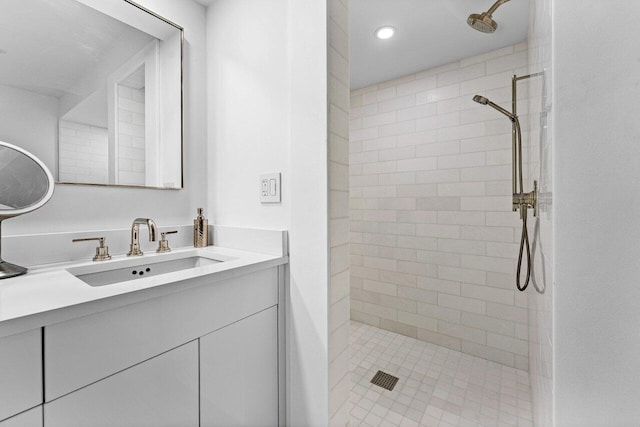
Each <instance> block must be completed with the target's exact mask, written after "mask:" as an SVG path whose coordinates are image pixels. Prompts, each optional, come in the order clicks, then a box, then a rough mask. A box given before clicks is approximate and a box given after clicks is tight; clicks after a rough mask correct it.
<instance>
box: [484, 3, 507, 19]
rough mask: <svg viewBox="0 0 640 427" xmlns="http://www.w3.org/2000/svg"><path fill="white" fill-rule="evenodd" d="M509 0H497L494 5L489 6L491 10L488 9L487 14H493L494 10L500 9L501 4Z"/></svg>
mask: <svg viewBox="0 0 640 427" xmlns="http://www.w3.org/2000/svg"><path fill="white" fill-rule="evenodd" d="M508 1H509V0H498V1H497V2H495V3H494V4H493V6H491V7H490V8H489V10H487V15H493V12H495V11H496V9H498V8H499V7H500V6H502V5H503V4H505V3H506V2H508Z"/></svg>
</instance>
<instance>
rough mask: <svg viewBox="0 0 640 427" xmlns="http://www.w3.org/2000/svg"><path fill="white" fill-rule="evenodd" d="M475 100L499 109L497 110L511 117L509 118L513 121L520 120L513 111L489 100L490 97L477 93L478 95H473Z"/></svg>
mask: <svg viewBox="0 0 640 427" xmlns="http://www.w3.org/2000/svg"><path fill="white" fill-rule="evenodd" d="M473 100H474V101H475V102H477V103H478V104H482V105H488V106H489V107H491V108H493V109H494V110H497V111H499V112H501V113H502V114H504V115H505V116H507V117H508V118H509V120H511V121H512V122H515V121H517V120H518V117H516V116H515V115H513V114H512V113H511V112H509V111H507V110H505V109H504V108H502V107H501V106H499V105H498V104H494V103H493V102H491V101H489V99H488V98H485V97H484V96H480V95H476V96H474V97H473Z"/></svg>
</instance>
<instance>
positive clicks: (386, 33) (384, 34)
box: [375, 25, 396, 40]
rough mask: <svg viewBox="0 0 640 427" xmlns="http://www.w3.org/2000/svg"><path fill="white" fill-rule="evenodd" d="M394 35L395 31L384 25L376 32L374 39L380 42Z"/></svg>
mask: <svg viewBox="0 0 640 427" xmlns="http://www.w3.org/2000/svg"><path fill="white" fill-rule="evenodd" d="M395 33H396V29H395V28H393V27H391V26H389V25H386V26H384V27H380V28H378V29H377V30H376V33H375V34H376V37H377V38H379V39H381V40H386V39H390V38H391V37H393V35H394V34H395Z"/></svg>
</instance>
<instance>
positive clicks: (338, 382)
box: [327, 0, 351, 427]
mask: <svg viewBox="0 0 640 427" xmlns="http://www.w3.org/2000/svg"><path fill="white" fill-rule="evenodd" d="M348 11H349V9H348V0H330V1H329V2H328V12H329V16H328V25H327V27H328V31H329V34H328V37H329V46H328V63H329V64H328V68H329V81H328V99H329V129H328V131H329V132H328V134H329V153H328V156H329V233H330V235H329V239H330V241H329V246H330V254H329V259H330V266H329V299H330V301H329V302H330V306H329V389H330V390H329V417H330V425H331V426H337V427H338V426H339V427H343V426H347V425H349V419H350V418H349V417H350V415H349V414H350V412H351V403H350V401H349V393H350V390H351V379H350V371H349V369H350V366H349V362H350V351H349V326H350V321H349V317H350V316H349V306H350V298H349V291H350V289H349V267H350V266H349V264H350V263H349V35H348V21H349V12H348Z"/></svg>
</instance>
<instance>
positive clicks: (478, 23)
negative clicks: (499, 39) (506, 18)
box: [467, 0, 509, 33]
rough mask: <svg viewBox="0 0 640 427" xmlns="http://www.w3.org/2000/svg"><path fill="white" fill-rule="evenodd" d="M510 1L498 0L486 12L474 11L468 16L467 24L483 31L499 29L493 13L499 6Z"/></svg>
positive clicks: (488, 31)
mask: <svg viewBox="0 0 640 427" xmlns="http://www.w3.org/2000/svg"><path fill="white" fill-rule="evenodd" d="M508 1H509V0H498V1H496V2H495V3H494V4H493V6H491V7H490V8H489V10H487V11H486V12H482V13H472V14H471V15H469V17H468V18H467V24H469V26H470V27H471V28H473V29H474V30H478V31H480V32H481V33H493V32H495V31H496V29H498V23H497V22H496V21H494V20H493V18H492V16H491V15H493V12H495V11H496V9H497V8H499V7H500V6H501V5H502V4H504V3H506V2H508Z"/></svg>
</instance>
